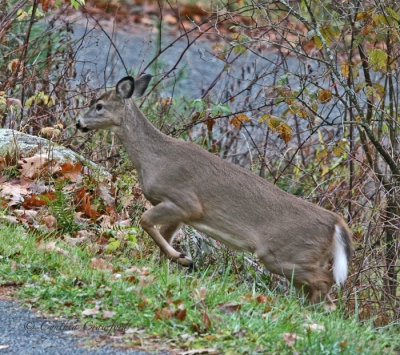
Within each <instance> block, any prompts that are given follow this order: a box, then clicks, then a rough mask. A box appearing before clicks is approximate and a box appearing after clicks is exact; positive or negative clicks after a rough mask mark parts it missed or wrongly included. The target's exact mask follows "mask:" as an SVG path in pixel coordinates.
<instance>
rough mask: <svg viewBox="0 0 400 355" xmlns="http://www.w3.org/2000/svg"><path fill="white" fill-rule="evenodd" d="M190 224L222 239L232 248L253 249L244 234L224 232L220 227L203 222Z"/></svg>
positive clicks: (222, 241)
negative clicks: (216, 227)
mask: <svg viewBox="0 0 400 355" xmlns="http://www.w3.org/2000/svg"><path fill="white" fill-rule="evenodd" d="M190 225H191V226H192V227H194V228H195V229H197V230H198V231H200V232H203V233H205V234H207V235H209V236H210V237H212V238H214V239H216V240H218V241H220V242H221V243H224V244H226V245H227V246H228V247H230V248H232V249H236V250H240V251H244V250H245V251H252V249H253V248H252V247H251V246H250V244H249V243H248V242H247V241H246V240H245V239H244V238H243V236H238V235H234V234H230V233H226V232H222V231H220V230H218V229H215V228H213V227H210V226H208V225H205V224H201V223H191V224H190Z"/></svg>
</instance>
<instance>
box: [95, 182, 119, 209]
mask: <svg viewBox="0 0 400 355" xmlns="http://www.w3.org/2000/svg"><path fill="white" fill-rule="evenodd" d="M97 193H98V195H99V196H100V197H101V198H102V199H103V201H104V203H105V205H106V206H113V205H114V203H115V199H114V197H113V195H112V194H111V192H110V190H109V188H108V187H107V185H106V184H104V183H99V184H98V186H97Z"/></svg>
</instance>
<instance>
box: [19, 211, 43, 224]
mask: <svg viewBox="0 0 400 355" xmlns="http://www.w3.org/2000/svg"><path fill="white" fill-rule="evenodd" d="M14 214H15V215H16V216H17V217H20V218H21V219H25V220H26V221H27V222H29V223H32V222H34V221H35V220H36V218H37V214H38V212H37V211H35V210H23V209H17V210H14Z"/></svg>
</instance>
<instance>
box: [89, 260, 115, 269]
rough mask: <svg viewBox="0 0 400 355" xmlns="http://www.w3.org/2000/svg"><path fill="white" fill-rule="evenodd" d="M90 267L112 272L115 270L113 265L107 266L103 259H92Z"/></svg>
mask: <svg viewBox="0 0 400 355" xmlns="http://www.w3.org/2000/svg"><path fill="white" fill-rule="evenodd" d="M89 266H90V267H92V268H94V269H99V270H112V268H113V264H112V263H108V264H107V263H106V261H105V260H104V259H102V258H92V259H91V260H90V264H89Z"/></svg>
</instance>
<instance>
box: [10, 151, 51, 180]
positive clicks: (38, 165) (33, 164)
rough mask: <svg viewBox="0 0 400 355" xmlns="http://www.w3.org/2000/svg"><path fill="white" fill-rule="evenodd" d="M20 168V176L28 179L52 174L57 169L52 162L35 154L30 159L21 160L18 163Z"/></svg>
mask: <svg viewBox="0 0 400 355" xmlns="http://www.w3.org/2000/svg"><path fill="white" fill-rule="evenodd" d="M18 163H19V165H20V166H21V168H19V169H18V170H19V171H20V173H21V175H22V176H24V177H26V178H28V179H36V178H37V177H38V176H39V175H41V174H42V173H46V172H47V173H50V174H53V173H54V172H55V171H56V170H58V167H55V165H54V164H52V163H53V161H52V160H48V159H47V157H46V156H44V155H42V154H35V155H34V156H33V157H30V158H23V159H21V160H19V161H18Z"/></svg>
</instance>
